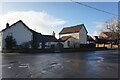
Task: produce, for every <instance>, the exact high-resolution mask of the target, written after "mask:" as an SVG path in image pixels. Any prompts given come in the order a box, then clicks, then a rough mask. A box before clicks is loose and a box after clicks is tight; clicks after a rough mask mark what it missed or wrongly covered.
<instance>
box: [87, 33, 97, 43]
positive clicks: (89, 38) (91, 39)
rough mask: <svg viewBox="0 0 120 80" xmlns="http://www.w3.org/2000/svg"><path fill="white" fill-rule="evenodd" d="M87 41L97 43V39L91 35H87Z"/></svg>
mask: <svg viewBox="0 0 120 80" xmlns="http://www.w3.org/2000/svg"><path fill="white" fill-rule="evenodd" d="M87 43H88V44H95V40H94V39H93V38H92V37H91V36H90V35H87Z"/></svg>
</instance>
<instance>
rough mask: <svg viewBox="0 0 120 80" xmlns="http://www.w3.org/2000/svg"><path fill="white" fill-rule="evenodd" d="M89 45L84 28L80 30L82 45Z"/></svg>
mask: <svg viewBox="0 0 120 80" xmlns="http://www.w3.org/2000/svg"><path fill="white" fill-rule="evenodd" d="M86 43H87V32H86V30H85V28H84V27H82V28H81V29H80V44H86Z"/></svg>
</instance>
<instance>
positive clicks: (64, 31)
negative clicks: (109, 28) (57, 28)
mask: <svg viewBox="0 0 120 80" xmlns="http://www.w3.org/2000/svg"><path fill="white" fill-rule="evenodd" d="M82 27H84V28H85V26H84V24H80V25H76V26H71V27H65V28H63V29H62V30H61V32H60V33H59V34H67V33H76V32H79V31H80V29H81V28H82ZM85 30H86V28H85ZM86 32H87V30H86Z"/></svg>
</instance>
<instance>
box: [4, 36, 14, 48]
mask: <svg viewBox="0 0 120 80" xmlns="http://www.w3.org/2000/svg"><path fill="white" fill-rule="evenodd" d="M5 43H6V44H5V46H6V48H7V49H12V48H13V47H15V46H16V40H15V39H14V38H13V37H12V36H7V37H6V38H5Z"/></svg>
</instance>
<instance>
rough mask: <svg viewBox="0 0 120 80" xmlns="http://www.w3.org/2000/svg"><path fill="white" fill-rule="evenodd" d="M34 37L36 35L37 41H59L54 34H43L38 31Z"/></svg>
mask: <svg viewBox="0 0 120 80" xmlns="http://www.w3.org/2000/svg"><path fill="white" fill-rule="evenodd" d="M34 37H35V41H37V42H57V41H58V40H57V39H56V38H55V37H54V36H52V35H42V34H39V33H36V34H35V35H34Z"/></svg>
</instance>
